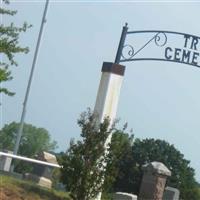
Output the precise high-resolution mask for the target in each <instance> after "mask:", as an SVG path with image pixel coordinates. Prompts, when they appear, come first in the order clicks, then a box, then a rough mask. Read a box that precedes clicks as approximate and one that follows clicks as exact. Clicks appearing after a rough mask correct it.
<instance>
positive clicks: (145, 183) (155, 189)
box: [139, 161, 171, 200]
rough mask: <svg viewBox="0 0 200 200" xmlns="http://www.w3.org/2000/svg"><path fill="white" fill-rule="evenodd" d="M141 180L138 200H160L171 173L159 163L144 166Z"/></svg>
mask: <svg viewBox="0 0 200 200" xmlns="http://www.w3.org/2000/svg"><path fill="white" fill-rule="evenodd" d="M142 169H143V172H144V174H143V179H142V183H141V187H140V192H139V200H149V199H151V200H162V198H163V192H164V189H165V184H166V180H167V177H168V176H171V171H170V170H169V169H168V168H167V167H166V166H165V165H164V164H163V163H161V162H156V161H155V162H151V163H149V164H145V165H143V167H142Z"/></svg>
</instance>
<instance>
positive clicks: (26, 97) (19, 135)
mask: <svg viewBox="0 0 200 200" xmlns="http://www.w3.org/2000/svg"><path fill="white" fill-rule="evenodd" d="M48 4H49V0H46V4H45V8H44V13H43V17H42V22H41V25H40V31H39V35H38V40H37V45H36V49H35V54H34V58H33V63H32V67H31V73H30V76H29V81H28V86H27V89H26V94H25V98H24V103H23V110H22V115H21V120H20V126H19V129H18V133H17V139H16V144H15V147H14V151H13V154H14V155H17V152H18V149H19V144H20V140H21V136H22V132H23V127H24V119H25V115H26V105H27V101H28V96H29V92H30V87H31V82H32V78H33V72H34V69H35V64H36V61H37V55H38V50H39V47H40V41H41V37H42V32H43V27H44V23H45V22H46V14H47V8H48Z"/></svg>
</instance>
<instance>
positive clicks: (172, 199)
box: [163, 187, 180, 200]
mask: <svg viewBox="0 0 200 200" xmlns="http://www.w3.org/2000/svg"><path fill="white" fill-rule="evenodd" d="M179 196H180V191H179V190H178V189H177V188H173V187H166V188H165V191H164V194H163V200H179Z"/></svg>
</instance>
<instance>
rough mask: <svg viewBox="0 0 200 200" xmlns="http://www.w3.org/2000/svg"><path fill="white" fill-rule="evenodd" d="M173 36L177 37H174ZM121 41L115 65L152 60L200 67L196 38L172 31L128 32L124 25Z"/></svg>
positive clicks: (198, 42)
mask: <svg viewBox="0 0 200 200" xmlns="http://www.w3.org/2000/svg"><path fill="white" fill-rule="evenodd" d="M175 35H176V36H177V37H174V36H175ZM129 36H131V37H129ZM144 36H145V37H144ZM121 39H122V41H121V49H120V50H119V49H118V53H119V55H118V58H117V57H116V60H115V61H116V63H120V62H127V61H137V60H154V61H170V62H178V63H185V64H188V65H193V66H196V67H200V37H198V36H195V35H189V34H185V33H180V32H174V31H160V30H146V31H128V27H127V24H126V26H124V27H123V31H122V36H121ZM125 40H126V43H125ZM127 41H128V44H127ZM175 45H176V46H175Z"/></svg>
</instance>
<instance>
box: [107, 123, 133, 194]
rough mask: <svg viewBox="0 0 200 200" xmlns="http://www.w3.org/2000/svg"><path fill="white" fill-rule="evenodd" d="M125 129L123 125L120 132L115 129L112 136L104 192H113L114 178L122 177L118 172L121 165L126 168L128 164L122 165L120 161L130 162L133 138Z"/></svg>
mask: <svg viewBox="0 0 200 200" xmlns="http://www.w3.org/2000/svg"><path fill="white" fill-rule="evenodd" d="M126 128H127V125H126V124H125V126H124V128H123V129H122V130H121V129H115V130H114V132H113V135H112V140H111V144H110V149H109V152H110V153H109V155H108V156H109V159H108V160H107V169H106V175H105V182H104V191H105V192H111V191H112V192H113V189H112V188H113V184H115V182H116V177H117V176H121V175H122V174H121V172H120V171H119V170H120V167H121V165H124V166H127V164H128V163H127V162H123V163H122V162H120V161H124V160H126V161H127V160H129V161H130V160H132V154H131V152H132V145H133V139H134V136H133V135H132V134H131V133H128V132H126ZM125 158H126V159H125ZM127 167H128V166H127ZM122 185H123V184H122Z"/></svg>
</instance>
